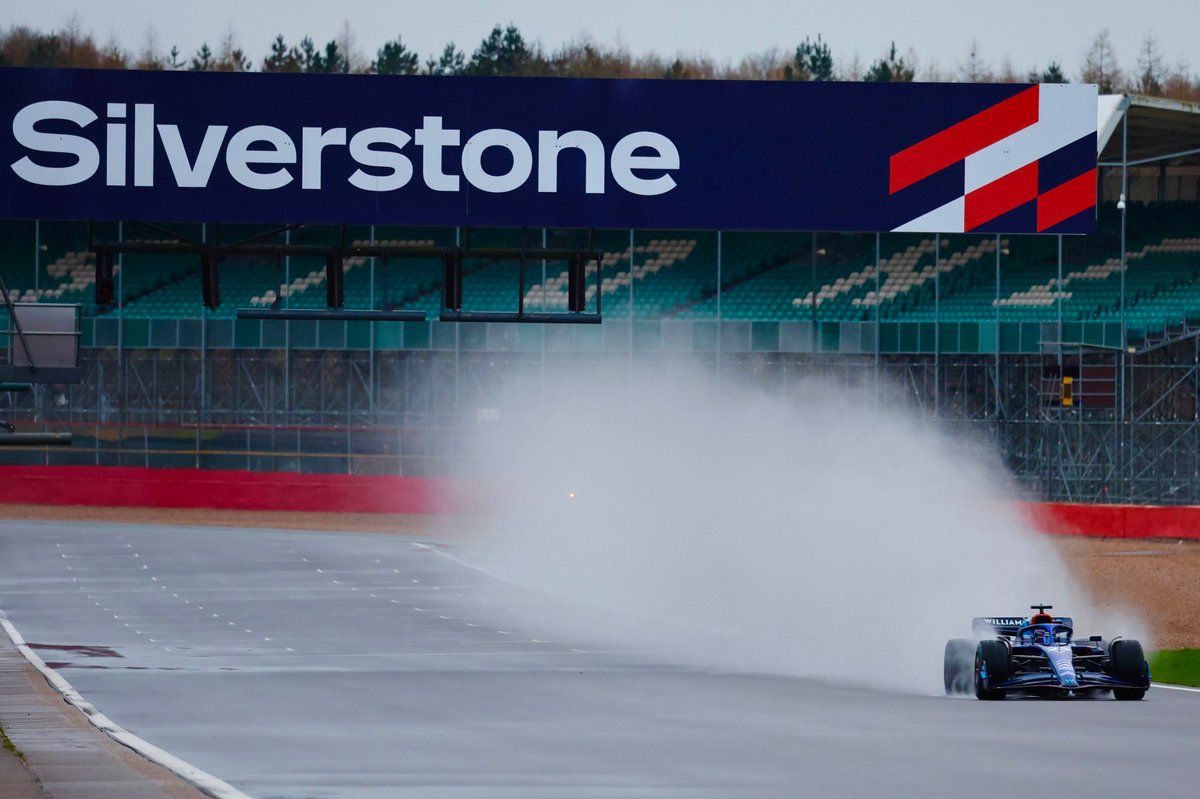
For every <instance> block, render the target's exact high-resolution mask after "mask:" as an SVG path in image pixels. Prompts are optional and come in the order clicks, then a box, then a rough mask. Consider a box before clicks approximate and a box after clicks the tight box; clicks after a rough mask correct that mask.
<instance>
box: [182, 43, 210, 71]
mask: <svg viewBox="0 0 1200 799" xmlns="http://www.w3.org/2000/svg"><path fill="white" fill-rule="evenodd" d="M213 60H214V59H213V52H212V50H211V49H210V48H209V46H208V42H205V43H204V44H202V45H200V49H199V50H197V51H196V54H195V55H194V56H192V63H191V64H189V65H188V69H190V70H191V71H192V72H207V71H208V70H210V69H212V68H213Z"/></svg>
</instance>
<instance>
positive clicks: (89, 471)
mask: <svg viewBox="0 0 1200 799" xmlns="http://www.w3.org/2000/svg"><path fill="white" fill-rule="evenodd" d="M0 486H3V495H2V496H3V500H4V501H5V502H17V503H28V504H36V505H90V506H96V507H143V508H208V509H222V510H283V511H310V512H320V513H404V514H426V513H447V512H450V511H451V510H453V509H454V508H455V506H456V505H458V504H459V503H460V502H462V501H463V499H462V497H461V496H459V495H458V494H457V484H456V483H454V482H453V481H451V480H445V479H439V478H429V477H393V476H380V477H374V476H359V475H345V474H329V475H326V474H291V473H284V472H243V471H224V470H211V471H210V470H201V469H141V468H128V467H105V466H100V467H97V466H4V467H0Z"/></svg>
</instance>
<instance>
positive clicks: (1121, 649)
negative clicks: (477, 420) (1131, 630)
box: [1109, 638, 1150, 701]
mask: <svg viewBox="0 0 1200 799" xmlns="http://www.w3.org/2000/svg"><path fill="white" fill-rule="evenodd" d="M1149 669H1150V667H1149V666H1148V665H1147V664H1146V655H1145V653H1144V652H1143V651H1142V644H1141V642H1139V641H1135V640H1133V639H1131V638H1122V639H1121V640H1119V641H1113V643H1112V648H1111V649H1110V650H1109V674H1111V675H1112V676H1113V677H1116V678H1117V679H1118V680H1121V681H1123V682H1130V683H1133V684H1134V685H1146V684H1147V683H1148V682H1149V680H1148V679H1147V674H1148V673H1149ZM1145 695H1146V689H1145V688H1113V698H1114V699H1120V700H1124V701H1132V700H1138V699H1141V698H1142V697H1143V696H1145Z"/></svg>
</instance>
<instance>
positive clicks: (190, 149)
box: [0, 69, 1097, 233]
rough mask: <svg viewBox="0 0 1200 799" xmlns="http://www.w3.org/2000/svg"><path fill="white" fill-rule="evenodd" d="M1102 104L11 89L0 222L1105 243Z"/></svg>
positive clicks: (963, 87)
mask: <svg viewBox="0 0 1200 799" xmlns="http://www.w3.org/2000/svg"><path fill="white" fill-rule="evenodd" d="M1096 101H1097V96H1096V87H1095V86H1093V85H1071V84H1066V85H1051V84H1043V85H1033V86H1030V85H1021V84H930V83H899V84H892V83H888V84H876V83H800V82H754V83H751V82H739V81H666V80H663V81H649V80H582V79H554V78H441V77H400V76H376V75H295V74H257V73H248V74H228V73H197V72H139V71H117V70H112V71H94V70H38V69H0V125H2V127H3V130H2V131H0V217H3V218H10V219H90V220H133V219H138V220H148V221H149V220H158V221H197V222H198V221H209V222H261V223H348V224H349V223H356V224H391V225H439V226H449V225H480V226H485V225H486V226H506V227H507V226H530V227H542V226H548V227H585V228H586V227H596V228H640V229H655V228H659V229H661V228H676V229H677V228H685V229H709V230H719V229H724V230H737V229H741V230H795V231H808V230H820V231H921V232H947V233H953V232H964V231H978V232H986V233H993V232H994V233H1090V232H1092V231H1093V230H1094V228H1095V204H1096Z"/></svg>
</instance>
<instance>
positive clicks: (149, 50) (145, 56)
mask: <svg viewBox="0 0 1200 799" xmlns="http://www.w3.org/2000/svg"><path fill="white" fill-rule="evenodd" d="M165 63H166V59H164V58H163V54H162V47H161V45H160V44H159V42H158V31H157V30H155V29H154V26H153V25H147V26H146V30H145V31H144V32H143V33H142V46H141V49H140V50H139V51H138V57H137V61H136V62H135V63H134V65H133V66H134V68H135V69H162V68H163V67H164V65H165Z"/></svg>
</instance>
